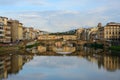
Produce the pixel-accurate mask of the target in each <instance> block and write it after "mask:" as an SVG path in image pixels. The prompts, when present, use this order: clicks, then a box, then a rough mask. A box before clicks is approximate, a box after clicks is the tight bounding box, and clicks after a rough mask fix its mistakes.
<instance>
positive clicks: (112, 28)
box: [104, 22, 120, 41]
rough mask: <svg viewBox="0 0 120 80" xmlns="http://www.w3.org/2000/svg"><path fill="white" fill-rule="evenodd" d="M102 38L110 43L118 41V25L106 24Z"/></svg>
mask: <svg viewBox="0 0 120 80" xmlns="http://www.w3.org/2000/svg"><path fill="white" fill-rule="evenodd" d="M104 38H105V39H106V40H111V41H120V23H115V22H110V23H107V25H106V26H105V27H104Z"/></svg>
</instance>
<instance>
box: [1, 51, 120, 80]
mask: <svg viewBox="0 0 120 80" xmlns="http://www.w3.org/2000/svg"><path fill="white" fill-rule="evenodd" d="M84 53H85V52H84V51H83V52H82V51H79V52H77V55H74V54H71V55H70V54H69V55H54V54H52V55H49V56H48V55H29V54H26V55H21V54H15V53H14V54H9V55H1V56H0V80H120V57H119V56H112V55H97V54H86V55H85V54H84ZM89 53H90V52H89Z"/></svg>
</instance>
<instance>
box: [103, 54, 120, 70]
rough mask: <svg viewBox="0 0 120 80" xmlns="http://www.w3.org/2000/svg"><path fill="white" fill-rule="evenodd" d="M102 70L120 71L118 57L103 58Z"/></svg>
mask: <svg viewBox="0 0 120 80" xmlns="http://www.w3.org/2000/svg"><path fill="white" fill-rule="evenodd" d="M104 68H106V69H107V70H109V71H115V70H117V69H120V59H119V57H112V56H105V57H104Z"/></svg>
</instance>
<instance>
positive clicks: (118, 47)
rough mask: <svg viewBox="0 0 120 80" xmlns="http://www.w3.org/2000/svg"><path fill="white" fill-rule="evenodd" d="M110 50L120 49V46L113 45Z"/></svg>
mask: <svg viewBox="0 0 120 80" xmlns="http://www.w3.org/2000/svg"><path fill="white" fill-rule="evenodd" d="M109 49H110V50H115V51H120V46H111V47H110V48H109Z"/></svg>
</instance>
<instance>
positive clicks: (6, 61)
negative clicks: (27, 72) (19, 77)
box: [0, 54, 33, 80]
mask: <svg viewBox="0 0 120 80" xmlns="http://www.w3.org/2000/svg"><path fill="white" fill-rule="evenodd" d="M31 59H33V56H31V55H15V54H14V55H1V56H0V80H1V79H2V78H4V79H6V78H7V77H8V74H18V73H19V71H20V70H21V69H22V67H23V65H24V64H25V63H26V62H29V61H30V60H31Z"/></svg>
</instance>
